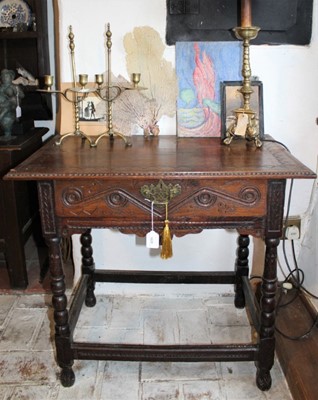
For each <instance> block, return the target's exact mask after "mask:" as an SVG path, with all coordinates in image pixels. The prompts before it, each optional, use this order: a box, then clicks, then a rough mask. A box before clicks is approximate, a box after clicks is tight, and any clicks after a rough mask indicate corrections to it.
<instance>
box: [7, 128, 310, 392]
mask: <svg viewBox="0 0 318 400" xmlns="http://www.w3.org/2000/svg"><path fill="white" fill-rule="evenodd" d="M132 143H133V146H132V147H131V148H125V147H124V145H123V143H122V142H121V141H118V140H115V141H114V142H111V141H104V142H101V143H100V144H99V146H98V148H90V147H89V146H88V144H87V143H85V142H82V141H81V140H80V139H79V138H76V137H75V138H68V139H67V140H65V141H64V142H63V144H62V146H60V147H58V146H56V145H55V144H54V141H53V140H51V141H50V142H48V143H47V144H46V145H45V146H44V147H43V148H42V149H40V150H39V151H38V152H37V153H35V154H34V155H33V156H32V157H30V158H29V159H27V160H26V161H25V162H23V163H22V164H20V165H19V166H18V167H17V168H15V169H14V170H11V171H10V172H9V173H8V174H7V176H6V179H15V180H36V181H37V182H38V193H39V200H40V211H41V219H42V229H43V234H44V236H45V238H46V242H47V244H48V246H49V252H50V272H51V282H52V292H53V300H52V302H53V307H54V310H55V313H54V320H55V343H56V349H57V360H58V363H59V366H60V367H61V368H62V372H61V382H62V384H63V385H64V386H71V385H73V383H74V381H75V376H74V372H73V370H72V365H73V361H74V359H106V360H147V361H255V363H256V368H257V374H256V382H257V385H258V387H259V388H260V389H261V390H268V389H269V388H270V386H271V376H270V369H271V367H272V365H273V361H274V350H275V338H274V333H275V293H276V285H277V273H276V259H277V246H278V244H279V238H280V236H281V233H282V220H283V210H284V196H285V184H286V180H287V179H291V178H292V179H294V178H296V179H297V178H298V179H299V178H314V177H315V174H314V173H313V172H312V171H311V170H310V169H308V168H307V167H305V166H304V165H303V164H302V163H300V162H299V161H298V160H296V159H295V158H294V157H293V156H292V155H291V154H290V153H289V152H288V151H286V150H285V149H284V147H283V146H281V145H280V144H278V143H274V142H270V141H269V142H265V143H264V145H263V147H262V148H261V149H256V148H255V147H254V145H253V144H252V143H248V142H246V141H244V140H238V141H236V142H234V143H233V144H232V145H231V146H230V147H228V146H222V145H221V144H220V139H219V138H176V137H175V136H161V137H160V138H159V137H157V138H151V139H148V140H146V139H144V138H143V137H141V136H135V137H133V138H132ZM145 188H146V189H147V190H146V191H145ZM150 189H151V190H150ZM175 189H177V190H175ZM174 190H175V193H174V195H173V196H170V197H169V225H170V229H171V232H172V234H173V235H175V236H182V235H185V234H187V233H196V232H200V231H202V230H203V229H213V228H219V229H225V228H231V229H237V230H238V232H239V237H238V249H237V259H236V263H235V268H234V271H233V272H217V271H211V272H196V271H193V272H173V271H171V272H167V271H164V272H163V271H162V272H155V271H123V270H107V271H106V270H100V269H95V267H94V260H93V250H92V238H91V233H90V230H91V229H92V228H117V229H119V230H120V231H121V232H123V233H135V234H137V235H140V236H142V235H145V234H146V233H147V232H148V231H149V221H150V211H151V202H150V201H149V199H146V198H145V192H147V191H148V192H149V191H150V192H151V191H153V192H154V193H156V195H158V193H159V195H161V194H162V193H163V192H167V191H168V193H172V192H171V191H174ZM164 220H165V207H163V206H162V204H154V227H155V230H156V231H157V232H158V233H159V232H162V229H163V225H164ZM73 233H81V245H82V250H81V251H82V277H81V280H80V284H79V286H78V288H77V289H76V292H75V294H74V301H73V302H72V305H71V307H69V308H68V306H67V298H66V295H65V282H64V273H63V265H62V257H61V249H60V242H61V239H62V237H66V236H70V235H72V234H73ZM249 235H254V236H258V237H261V238H263V239H264V241H265V244H266V253H265V263H264V273H263V279H262V296H261V300H260V302H259V303H258V302H256V301H255V299H254V294H253V291H252V289H251V287H250V285H249V280H248V274H249V267H248V255H249V254H248V245H249ZM163 262H164V261H163ZM95 282H141V283H207V284H213V283H217V284H223V283H224V284H225V283H227V284H228V283H232V284H234V287H235V306H236V307H240V308H242V307H245V306H247V307H249V311H250V313H251V316H252V319H253V324H254V326H255V328H256V331H257V333H258V335H257V340H256V341H255V340H254V341H253V342H252V340H251V343H246V344H226V345H210V344H209V345H198V344H193V345H169V346H168V345H167V346H162V345H160V346H159V345H158V346H156V345H130V344H101V343H90V342H87V343H83V342H81V343H77V342H75V341H74V340H73V332H74V329H75V327H76V323H77V320H78V317H79V314H80V311H81V307H82V305H83V303H84V302H85V304H86V305H87V306H89V307H93V306H94V305H95V302H96V299H95V295H94V286H95Z"/></svg>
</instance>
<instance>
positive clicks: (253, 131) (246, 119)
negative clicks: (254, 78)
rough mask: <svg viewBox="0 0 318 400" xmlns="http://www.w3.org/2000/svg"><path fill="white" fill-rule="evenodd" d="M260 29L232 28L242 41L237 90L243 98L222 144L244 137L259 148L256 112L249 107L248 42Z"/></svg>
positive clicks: (249, 71)
mask: <svg viewBox="0 0 318 400" xmlns="http://www.w3.org/2000/svg"><path fill="white" fill-rule="evenodd" d="M259 30H260V28H258V27H256V26H246V27H245V26H244V27H242V26H240V27H237V28H234V32H235V35H236V37H237V38H238V39H240V40H243V63H242V76H243V85H242V87H241V89H240V90H239V91H240V93H242V96H243V102H244V104H243V107H242V108H238V109H236V110H233V112H234V113H235V121H234V122H233V123H232V124H231V125H230V126H229V127H228V129H227V130H226V134H225V139H224V140H223V143H224V144H226V145H229V144H230V143H231V142H232V140H233V138H234V137H240V136H244V137H245V139H246V140H248V141H254V143H255V145H256V147H261V146H262V142H261V140H260V134H259V125H258V120H257V118H256V112H255V111H254V110H252V109H251V107H250V99H251V95H252V93H253V89H252V86H251V75H252V72H251V66H250V40H252V39H255V38H256V37H257V35H258V32H259Z"/></svg>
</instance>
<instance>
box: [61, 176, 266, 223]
mask: <svg viewBox="0 0 318 400" xmlns="http://www.w3.org/2000/svg"><path fill="white" fill-rule="evenodd" d="M145 188H146V189H148V191H147V190H146V193H152V194H151V195H150V196H148V197H150V198H151V196H155V198H156V199H157V201H160V202H162V196H164V192H165V191H166V192H168V193H169V194H168V196H170V193H171V197H172V196H173V195H174V197H172V198H171V199H170V200H169V202H168V212H169V220H170V221H171V222H173V221H175V222H176V223H178V222H182V223H185V222H189V223H191V222H197V221H205V222H207V221H208V220H209V219H215V218H221V217H223V218H224V217H246V216H253V217H259V216H264V215H265V214H266V193H267V184H266V181H262V180H250V179H246V180H244V179H241V180H239V179H235V180H227V179H224V180H222V179H213V180H211V179H198V180H196V179H186V180H182V179H179V180H177V179H173V180H169V179H163V180H151V179H149V180H145V179H142V180H137V179H125V180H122V179H118V180H87V181H80V182H79V183H78V184H77V183H76V181H58V182H56V183H55V206H56V215H57V216H59V217H68V218H72V217H74V218H87V217H89V218H99V219H100V218H102V219H103V221H104V222H107V221H108V222H109V223H110V224H114V226H115V225H116V221H119V220H120V221H121V222H123V221H125V222H126V223H127V224H133V223H134V222H137V221H138V222H139V224H140V222H141V221H143V220H145V221H148V222H149V220H150V212H151V201H149V198H148V199H146V198H145V190H144V189H145ZM156 196H157V197H156ZM165 212H166V210H165V206H164V205H163V204H157V203H156V202H155V204H154V218H155V221H156V220H158V221H159V220H160V221H162V219H164V218H165Z"/></svg>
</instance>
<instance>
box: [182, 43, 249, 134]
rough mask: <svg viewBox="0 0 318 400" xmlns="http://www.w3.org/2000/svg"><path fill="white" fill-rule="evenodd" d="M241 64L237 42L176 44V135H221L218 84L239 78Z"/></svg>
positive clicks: (239, 44) (240, 49) (240, 50)
mask: <svg viewBox="0 0 318 400" xmlns="http://www.w3.org/2000/svg"><path fill="white" fill-rule="evenodd" d="M241 64H242V45H241V43H239V41H236V42H180V43H177V44H176V74H177V79H178V97H177V135H178V136H179V137H221V106H222V102H221V90H220V83H221V82H224V81H238V80H239V79H241V76H242V72H241Z"/></svg>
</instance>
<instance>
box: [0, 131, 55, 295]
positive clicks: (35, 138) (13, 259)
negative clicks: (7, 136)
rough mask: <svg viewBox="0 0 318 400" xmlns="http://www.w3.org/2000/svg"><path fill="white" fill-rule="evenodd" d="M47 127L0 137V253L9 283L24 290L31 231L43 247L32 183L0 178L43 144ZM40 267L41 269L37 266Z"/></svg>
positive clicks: (34, 187) (26, 279)
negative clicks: (5, 137) (25, 249)
mask: <svg viewBox="0 0 318 400" xmlns="http://www.w3.org/2000/svg"><path fill="white" fill-rule="evenodd" d="M46 132H47V128H34V129H31V130H30V131H29V132H28V133H27V134H25V135H19V136H16V137H12V139H11V140H7V141H1V136H0V253H3V254H4V256H5V261H6V265H7V268H8V273H9V279H10V285H11V287H12V288H15V289H24V288H26V287H27V285H28V276H27V269H26V260H25V253H24V245H25V242H26V240H27V239H28V238H29V237H30V235H31V234H33V236H34V238H35V241H36V243H37V244H38V246H39V247H42V246H44V242H43V241H42V236H41V227H40V220H39V212H38V208H39V207H38V200H37V189H36V184H35V182H15V181H4V180H3V179H2V177H3V176H4V175H5V174H6V173H7V172H8V171H9V170H10V169H11V168H14V167H16V166H17V165H18V164H20V163H21V162H22V161H24V160H25V159H26V158H28V157H29V156H30V155H31V154H33V153H34V152H35V151H36V150H38V149H39V148H40V147H41V146H42V138H43V136H44V135H45V133H46ZM40 263H41V260H40V259H39V267H40V270H41V269H42V268H43V267H42V265H40Z"/></svg>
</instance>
